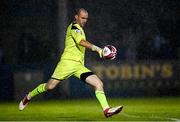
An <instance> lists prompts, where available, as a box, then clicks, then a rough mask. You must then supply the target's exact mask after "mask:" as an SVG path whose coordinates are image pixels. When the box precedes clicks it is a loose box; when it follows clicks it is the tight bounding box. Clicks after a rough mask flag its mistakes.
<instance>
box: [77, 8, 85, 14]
mask: <svg viewBox="0 0 180 122" xmlns="http://www.w3.org/2000/svg"><path fill="white" fill-rule="evenodd" d="M81 12H84V13H87V14H88V12H87V10H86V9H84V8H79V9H76V10H75V15H79V14H80V13H81Z"/></svg>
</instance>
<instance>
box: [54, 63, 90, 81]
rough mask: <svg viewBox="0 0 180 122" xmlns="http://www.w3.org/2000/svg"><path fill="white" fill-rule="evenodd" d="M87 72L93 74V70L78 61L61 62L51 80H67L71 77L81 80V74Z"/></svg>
mask: <svg viewBox="0 0 180 122" xmlns="http://www.w3.org/2000/svg"><path fill="white" fill-rule="evenodd" d="M86 72H91V70H89V69H88V68H86V67H85V66H84V65H83V64H82V63H80V62H78V61H73V60H61V61H60V62H59V63H58V64H57V66H56V68H55V70H54V73H53V75H52V76H51V78H54V79H58V80H65V79H67V78H69V77H70V76H75V77H77V78H79V79H80V76H81V74H82V73H86Z"/></svg>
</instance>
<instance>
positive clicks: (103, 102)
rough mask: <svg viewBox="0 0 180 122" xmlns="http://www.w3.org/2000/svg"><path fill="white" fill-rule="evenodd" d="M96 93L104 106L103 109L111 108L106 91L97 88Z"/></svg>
mask: <svg viewBox="0 0 180 122" xmlns="http://www.w3.org/2000/svg"><path fill="white" fill-rule="evenodd" d="M95 94H96V98H97V99H98V101H99V103H100V104H101V107H102V108H103V110H105V109H106V108H109V105H108V102H107V100H106V96H105V94H104V91H98V90H96V91H95Z"/></svg>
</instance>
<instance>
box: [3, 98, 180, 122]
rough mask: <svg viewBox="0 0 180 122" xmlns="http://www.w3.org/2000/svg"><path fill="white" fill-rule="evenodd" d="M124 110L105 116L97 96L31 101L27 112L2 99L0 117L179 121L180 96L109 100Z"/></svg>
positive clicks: (9, 118) (16, 118) (26, 119)
mask: <svg viewBox="0 0 180 122" xmlns="http://www.w3.org/2000/svg"><path fill="white" fill-rule="evenodd" d="M109 103H110V104H111V105H112V106H115V105H120V104H122V105H123V106H124V109H123V111H122V112H121V113H120V114H118V115H115V116H113V117H111V118H105V117H104V115H103V113H102V110H101V107H100V105H99V104H98V102H97V100H96V99H95V98H94V99H81V100H57V101H35V100H34V101H31V103H30V104H29V105H28V106H27V108H26V109H25V110H24V111H19V110H18V104H19V103H18V102H0V120H9V121H12V120H18V121H34V120H36V121H39V120H41V121H135V120H136V121H137V120H138V121H180V97H176V98H175V97H173V98H169V97H168V98H122V99H109Z"/></svg>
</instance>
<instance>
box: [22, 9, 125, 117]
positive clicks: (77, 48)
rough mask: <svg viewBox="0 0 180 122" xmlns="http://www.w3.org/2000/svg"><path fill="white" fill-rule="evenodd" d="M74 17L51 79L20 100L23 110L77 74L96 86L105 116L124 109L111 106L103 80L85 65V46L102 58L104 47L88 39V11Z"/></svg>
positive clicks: (97, 95)
mask: <svg viewBox="0 0 180 122" xmlns="http://www.w3.org/2000/svg"><path fill="white" fill-rule="evenodd" d="M74 17H75V21H74V22H72V23H71V24H70V25H69V26H68V28H67V32H66V40H65V49H64V52H63V54H62V56H61V60H60V61H59V63H58V64H57V66H56V68H55V70H54V73H53V74H52V76H51V79H50V80H49V81H48V82H47V83H42V84H40V85H39V86H37V87H36V88H35V89H34V90H32V91H30V92H29V93H28V94H27V95H26V96H25V97H24V98H23V100H22V101H21V102H20V104H19V110H23V109H24V108H25V107H26V106H27V104H28V103H29V101H30V100H31V99H32V98H33V97H35V96H36V95H38V94H41V93H43V92H46V91H50V90H52V89H54V88H55V87H56V86H57V85H58V84H59V83H60V82H61V81H63V80H65V79H67V78H69V77H70V76H75V77H77V78H79V79H81V80H82V81H83V82H85V83H87V84H89V85H90V86H92V87H93V88H94V90H95V95H96V98H97V99H98V101H99V103H100V105H101V107H102V109H103V112H104V115H105V117H110V116H112V115H114V114H117V113H119V112H120V111H121V110H122V108H123V106H117V107H110V106H109V105H108V102H107V100H106V96H105V93H104V89H103V83H102V81H101V80H100V79H99V78H98V77H97V76H96V75H95V74H94V73H93V72H91V70H89V69H88V68H86V67H85V66H84V55H85V48H87V49H91V50H92V51H96V52H97V53H99V56H100V57H101V58H102V57H103V53H102V49H101V48H99V47H97V46H95V45H93V44H91V43H90V42H88V41H87V40H86V36H85V33H84V30H83V27H84V26H85V24H86V22H87V20H88V12H87V11H86V10H85V9H83V8H80V9H78V10H77V11H76V13H75V16H74Z"/></svg>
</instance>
